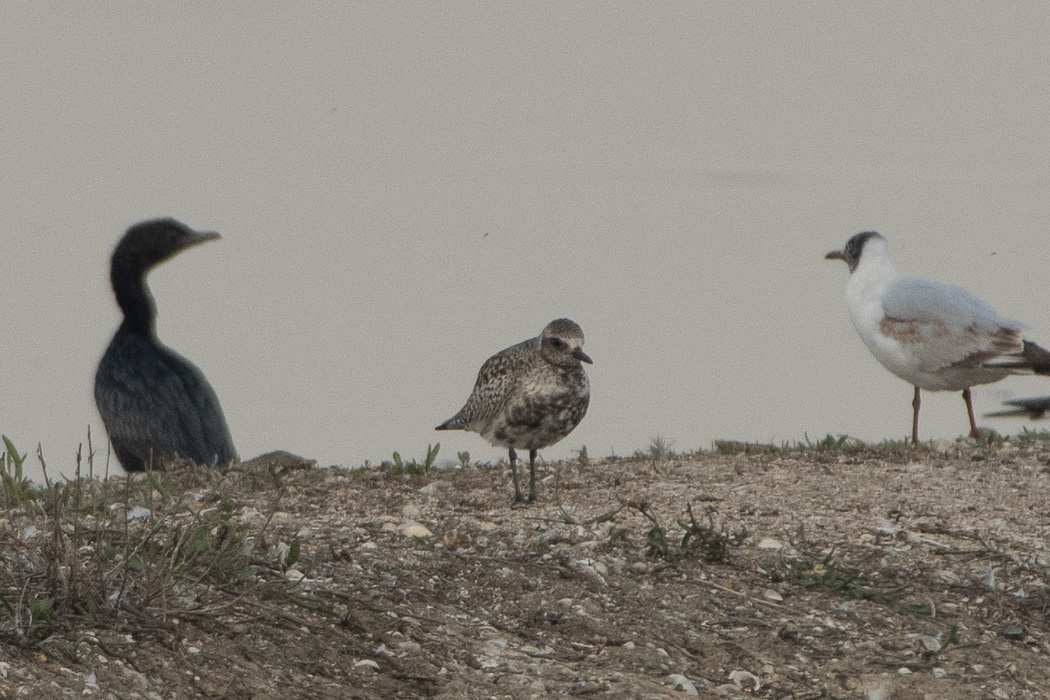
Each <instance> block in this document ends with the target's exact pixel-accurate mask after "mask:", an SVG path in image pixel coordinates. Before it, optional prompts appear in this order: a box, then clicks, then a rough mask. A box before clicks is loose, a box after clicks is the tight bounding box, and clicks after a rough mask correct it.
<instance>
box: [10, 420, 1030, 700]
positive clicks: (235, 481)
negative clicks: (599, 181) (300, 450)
mask: <svg viewBox="0 0 1050 700" xmlns="http://www.w3.org/2000/svg"><path fill="white" fill-rule="evenodd" d="M1043 445H1045V443H1043V444H1040V443H1033V444H1032V445H1030V446H1026V447H1017V446H1015V445H1013V444H1011V443H1010V442H1005V443H999V444H996V445H993V446H977V445H976V444H975V443H974V442H973V441H971V440H959V441H955V442H943V441H942V442H938V443H934V445H933V446H932V447H923V448H917V449H908V448H904V447H899V446H897V447H892V446H891V447H886V448H880V449H874V448H871V449H869V448H862V447H845V448H839V449H832V448H827V449H816V448H814V449H808V450H777V449H773V448H765V447H761V446H743V445H732V444H723V445H720V450H719V452H717V453H708V452H704V453H698V454H692V455H688V456H682V455H664V456H660V457H659V458H654V457H652V456H648V457H645V456H636V457H635V458H632V459H603V460H596V459H592V460H585V461H579V460H577V461H570V462H564V463H547V464H544V465H543V468H542V470H541V473H542V475H543V480H542V483H541V486H540V500H539V502H538V503H536V504H532V505H529V506H523V507H513V506H512V504H511V494H512V487H511V485H510V474H509V468H507V467H506V465H481V466H474V467H469V468H467V469H442V470H433V471H430V472H429V473H423V474H401V473H398V470H396V469H395V468H393V467H391V466H384V467H381V468H362V469H354V470H344V469H337V468H330V469H316V468H309V469H289V468H287V467H288V464H287V463H282V464H281V465H278V466H275V464H276V463H275V462H271V463H269V464H268V463H267V462H266V459H265V458H261V459H262V461H261V462H260V461H255V460H253V463H251V464H246V465H244V466H243V467H240V468H236V469H233V470H230V471H228V472H222V473H220V472H214V471H212V472H202V471H201V470H199V469H196V470H194V469H183V470H175V471H173V472H171V473H170V474H167V475H164V479H163V480H161V482H160V483H158V484H157V485H156V487H155V488H152V489H151V488H150V487H149V484H146V487H145V488H142V489H138V490H135V491H134V493H133V494H129V491H128V490H127V489H125V488H124V487H123V484H124V480H123V477H113V478H111V479H110V480H109V482H107V485H109V486H111V487H112V488H111V489H110V490H109V493H111V494H113V495H114V496H113V498H112V499H111V501H110V502H108V503H107V504H106V506H105V507H103V508H96V509H94V510H93V511H91V512H86V514H84V515H81V516H80V517H79V519H78V520H77V521H76V522H75V523H73V522H70V521H63V527H62V528H60V529H59V531H57V532H58V533H59V534H57V535H56V534H55V533H56V529H55V528H54V527H53V520H52V519H50V518H48V517H47V516H45V515H43V514H42V513H41V508H40V507H39V506H33V507H26V508H10V509H8V510H7V511H4V512H0V516H2V517H0V540H2V542H0V548H2V552H3V553H2V556H3V567H4V568H5V569H6V571H7V574H6V575H7V576H8V580H7V582H6V584H5V585H4V586H3V587H2V588H0V594H2V596H3V607H2V608H0V633H2V634H0V698H15V697H25V698H68V697H101V698H184V697H209V698H210V697H226V698H274V699H276V698H295V697H303V698H417V697H436V698H548V697H550V698H564V697H578V696H583V697H609V698H645V699H653V700H655V699H657V698H686V697H709V698H721V697H725V698H865V699H871V700H891V699H896V700H912V699H919V698H928V699H931V700H932V699H933V698H938V699H949V700H950V699H952V698H1047V697H1050V621H1048V618H1047V608H1048V605H1050V591H1048V588H1047V585H1046V580H1045V579H1046V576H1047V572H1048V565H1050V552H1048V551H1047V547H1048V544H1050V537H1048V524H1050V490H1048V488H1047V486H1048V483H1047V481H1048V478H1050V467H1048V466H1047V465H1048V464H1050V447H1045V446H1043ZM734 451H735V452H737V453H736V454H726V452H734ZM292 464H293V466H294V461H293V463H292ZM142 483H144V482H139V485H141V484H142ZM136 509H138V510H136ZM216 513H217V514H218V515H217V516H215V514H216ZM209 517H218V518H219V519H218V520H215V521H214V522H215V523H216V524H215V525H214V526H209V527H210V529H209V530H208V533H209V534H208V536H209V537H211V538H212V539H211V540H208V541H209V542H211V543H212V544H211V545H209V546H214V547H217V548H219V549H221V550H222V551H227V549H229V550H230V551H234V553H235V554H236V553H239V555H238V556H240V559H235V560H232V563H230V562H227V563H221V562H219V563H216V562H214V561H213V562H212V563H211V564H209V566H208V567H207V568H206V569H205V570H203V571H202V570H201V569H200V567H199V566H198V567H196V568H194V567H193V566H187V567H185V568H179V567H169V568H168V569H164V571H165V572H166V573H165V575H164V576H160V575H154V574H153V573H151V572H156V571H160V570H161V569H163V568H164V565H165V564H166V562H167V555H164V556H161V555H160V554H157V555H155V559H147V560H146V563H145V564H141V565H136V566H139V567H140V568H138V569H135V572H138V573H135V575H134V576H130V577H127V578H126V579H119V577H117V578H115V579H107V580H106V581H107V582H102V581H103V578H104V577H105V576H109V575H111V574H112V572H113V571H114V570H117V569H120V567H121V566H124V565H127V564H128V562H130V561H131V560H132V558H133V556H132V555H133V554H134V553H130V554H129V553H126V554H125V555H121V556H116V555H114V554H113V551H111V550H112V549H119V548H113V547H110V548H107V547H106V546H103V544H104V542H103V541H104V540H106V537H107V535H106V533H119V532H120V531H122V530H123V531H128V530H129V529H130V530H131V531H139V532H151V533H156V534H155V535H154V536H153V538H154V539H155V540H156V541H158V542H162V541H163V540H164V538H165V537H169V539H171V540H173V541H174V540H177V539H178V538H179V537H184V538H185V541H187V542H189V541H192V540H191V539H188V536H186V535H185V534H184V533H186V532H188V531H189V530H188V526H189V525H190V524H193V523H202V522H209V523H210V522H212V521H209V520H207V518H209ZM78 528H79V529H78ZM85 532H86V533H89V534H90V536H88V535H84V534H83V533H85ZM78 533H80V534H78ZM165 533H167V534H165ZM179 533H183V534H181V535H180V534H179ZM687 533H688V537H687V538H685V541H684V542H683V538H684V536H685V535H686V534H687ZM113 537H116V535H115V534H114V535H113ZM231 541H236V543H237V545H236V547H234V548H232V549H230V548H227V549H222V548H223V547H224V546H225V545H224V543H226V542H231ZM100 542H103V544H100ZM296 549H298V553H297V554H298V556H297V557H296V556H295V554H296V552H295V550H296ZM125 551H126V550H125ZM158 551H173V550H158ZM180 551H182V550H180ZM74 555H75V556H74ZM172 560H174V558H173V557H172ZM223 561H225V560H223ZM49 562H50V563H51V564H53V565H54V564H55V562H58V563H57V565H54V566H52V569H50V570H48V569H47V567H48V566H49ZM128 566H130V565H128ZM63 567H65V568H63ZM224 567H225V568H224ZM220 569H222V575H221V576H219V575H218V574H217V572H218V571H219V570H220ZM79 570H83V572H84V574H83V576H82V577H81V578H80V579H78V581H80V583H78V584H77V585H78V586H79V588H78V589H77V590H78V591H80V593H78V594H77V596H73V595H72V593H68V592H67V598H63V591H64V590H65V589H64V588H63V586H66V587H67V588H68V587H70V586H72V585H73V584H71V583H70V576H69V572H71V571H79ZM19 572H22V573H23V574H24V575H23V576H22V577H21V578H19ZM92 572H97V578H98V579H99V581H100V583H99V584H98V586H99V587H100V588H101V587H105V595H104V596H99V597H100V598H104V599H105V600H104V602H102V603H98V602H97V601H96V604H88V603H85V602H84V600H85V596H84V595H83V593H82V591H83V590H85V589H87V590H90V585H89V583H90V581H93V580H94V578H93V574H92ZM49 577H50V578H49ZM116 580H120V581H122V582H121V583H120V587H118V588H114V586H115V585H116V584H114V583H112V581H116ZM55 581H58V582H59V583H54V582H55ZM84 581H88V582H89V583H87V584H86V583H84ZM150 581H153V584H150ZM49 582H50V583H49ZM74 583H76V582H75V581H74ZM154 584H155V585H154ZM150 585H153V586H154V587H153V588H150V587H149V586H150ZM18 586H21V590H19V588H18ZM48 586H50V587H51V588H50V589H49V588H48ZM85 587H86V588H85ZM147 589H148V590H147ZM32 590H38V591H39V595H44V594H48V593H49V594H50V595H51V596H52V597H54V599H55V600H60V601H61V600H69V601H74V600H75V601H79V602H64V603H62V604H61V605H58V606H56V610H55V611H53V614H52V619H50V620H49V622H48V624H47V625H43V626H41V625H37V626H36V627H33V626H32V625H31V624H29V623H28V622H27V620H26V619H25V612H24V611H25V610H27V609H28V608H26V607H25V606H24V605H23V604H22V602H24V601H25V600H28V598H29V597H31V594H30V592H31V591H32ZM132 593H135V595H136V596H138V597H137V598H134V600H137V601H139V602H137V603H135V602H134V601H133V600H132V599H133V597H134V596H132ZM115 601H117V602H115ZM16 613H21V616H18V615H16ZM41 629H42V630H43V632H42V633H41Z"/></svg>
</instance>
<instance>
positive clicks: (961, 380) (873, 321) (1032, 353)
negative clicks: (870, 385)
mask: <svg viewBox="0 0 1050 700" xmlns="http://www.w3.org/2000/svg"><path fill="white" fill-rule="evenodd" d="M825 257H826V258H828V259H829V260H843V261H845V262H846V264H847V265H849V271H850V278H849V283H848V284H847V285H846V305H847V307H848V308H849V315H850V318H851V319H852V320H853V326H854V327H855V328H856V329H857V333H858V334H859V335H860V337H861V340H863V341H864V344H865V345H867V346H868V350H870V351H871V353H872V354H873V355H874V356H875V358H876V359H877V360H878V361H879V362H881V363H882V365H883V366H884V367H885V368H886V369H888V370H889V371H890V372H893V373H894V374H895V375H897V376H898V377H900V378H901V379H903V380H904V381H906V382H908V383H909V384H912V385H913V386H914V387H915V394H914V397H913V398H912V410H913V414H912V427H911V440H912V443H918V442H919V404H920V399H919V390H920V389H926V390H927V391H960V390H961V391H962V395H963V399H964V400H965V401H966V413H967V415H968V417H969V419H970V435H971V436H972V437H975V438H976V437H977V436H978V432H977V423H976V422H975V421H974V416H973V401H972V399H971V397H970V387H971V386H974V385H977V384H989V383H991V382H997V381H999V380H1000V379H1003V378H1004V377H1006V376H1008V375H1010V374H1015V373H1021V372H1035V373H1037V374H1050V352H1047V351H1046V350H1045V349H1043V348H1041V347H1039V346H1038V345H1036V344H1035V343H1033V342H1031V341H1029V340H1025V339H1024V338H1023V337H1022V333H1021V329H1022V327H1023V326H1022V325H1021V324H1020V323H1018V322H1016V321H1010V320H1007V319H1005V318H1002V317H1001V316H999V314H998V313H996V311H995V309H993V308H992V307H991V306H989V305H988V304H986V303H985V302H983V301H981V300H980V299H978V298H977V297H975V296H973V295H972V294H970V293H969V292H967V291H966V290H965V289H962V288H960V287H953V286H948V285H945V284H940V283H939V282H933V281H931V280H927V279H923V278H921V277H908V276H906V275H902V274H900V273H899V272H898V271H897V266H896V265H894V264H893V260H892V259H891V258H890V253H889V248H888V246H887V243H886V239H885V238H883V237H882V236H880V235H879V234H877V233H875V232H874V231H866V232H864V233H858V234H857V235H855V236H853V237H852V238H850V239H849V241H847V243H846V247H845V248H844V249H843V250H833V251H831V252H830V253H828V254H827V255H826V256H825Z"/></svg>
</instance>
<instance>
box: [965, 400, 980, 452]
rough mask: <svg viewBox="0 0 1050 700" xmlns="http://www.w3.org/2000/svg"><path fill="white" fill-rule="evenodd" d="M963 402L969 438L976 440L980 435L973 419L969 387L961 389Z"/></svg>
mask: <svg viewBox="0 0 1050 700" xmlns="http://www.w3.org/2000/svg"><path fill="white" fill-rule="evenodd" d="M963 401H965V402H966V415H968V416H969V417H970V437H972V438H973V439H974V440H976V439H977V438H978V436H979V435H980V433H978V432H977V421H975V420H974V419H973V400H972V398H971V397H970V387H966V388H965V389H963Z"/></svg>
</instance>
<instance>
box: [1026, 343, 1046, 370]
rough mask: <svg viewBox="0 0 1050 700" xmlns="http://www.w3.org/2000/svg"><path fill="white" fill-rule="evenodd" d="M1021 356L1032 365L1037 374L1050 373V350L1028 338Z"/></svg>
mask: <svg viewBox="0 0 1050 700" xmlns="http://www.w3.org/2000/svg"><path fill="white" fill-rule="evenodd" d="M1021 357H1023V358H1024V359H1025V360H1026V361H1027V362H1029V363H1030V364H1031V365H1032V371H1033V372H1035V373H1036V374H1050V350H1047V349H1046V348H1043V347H1040V346H1038V345H1036V344H1035V343H1033V342H1032V341H1030V340H1026V341H1024V350H1022V351H1021Z"/></svg>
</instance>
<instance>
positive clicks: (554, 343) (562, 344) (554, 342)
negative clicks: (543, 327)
mask: <svg viewBox="0 0 1050 700" xmlns="http://www.w3.org/2000/svg"><path fill="white" fill-rule="evenodd" d="M551 346H553V347H556V348H563V347H565V341H564V340H562V339H561V338H551Z"/></svg>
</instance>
